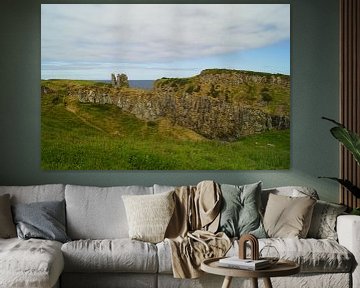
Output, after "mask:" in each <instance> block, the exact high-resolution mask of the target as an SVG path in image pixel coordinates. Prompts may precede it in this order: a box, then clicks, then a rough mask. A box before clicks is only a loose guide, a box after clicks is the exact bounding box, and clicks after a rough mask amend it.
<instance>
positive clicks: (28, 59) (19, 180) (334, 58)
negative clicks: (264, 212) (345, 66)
mask: <svg viewBox="0 0 360 288" xmlns="http://www.w3.org/2000/svg"><path fill="white" fill-rule="evenodd" d="M60 2H61V3H96V2H97V3H99V2H101V3H105V1H99V0H98V1H91V0H87V1H76V0H73V1H45V3H60ZM137 2H138V3H171V2H169V1H167V2H166V1H159V0H158V1H137ZM174 2H175V0H174ZM192 2H193V3H249V2H250V3H251V2H254V3H290V4H291V55H292V57H291V61H292V63H291V64H292V65H291V67H292V68H291V79H292V80H291V81H292V86H291V97H292V98H291V104H292V105H291V121H292V127H291V169H290V170H284V171H42V170H41V169H40V4H41V1H38V0H31V1H29V0H23V1H20V0H5V1H4V0H2V2H1V9H0V29H1V30H0V31H1V34H0V35H1V45H0V52H1V54H0V55H1V56H0V67H1V72H0V73H1V74H0V84H1V86H0V87H1V90H0V185H28V184H40V183H72V184H83V185H98V186H109V185H132V184H142V185H152V184H153V183H159V184H168V185H169V184H171V185H183V184H194V183H197V182H198V181H200V180H203V179H214V180H216V181H218V182H220V183H231V184H245V183H249V182H252V181H258V180H262V181H263V183H264V186H265V187H271V186H279V185H309V186H313V187H315V188H316V189H317V190H318V192H319V193H320V195H321V198H322V199H325V200H330V201H337V200H338V186H337V185H336V184H335V183H332V182H331V181H327V180H321V179H317V176H319V175H332V176H337V175H338V169H339V164H338V146H337V143H336V141H334V140H333V139H332V138H331V136H330V133H329V132H328V130H329V128H330V127H331V125H329V124H328V123H327V122H325V121H323V120H321V116H328V117H332V118H335V119H337V118H338V102H339V100H338V89H339V84H338V78H339V75H338V74H339V69H338V61H339V56H338V54H339V47H338V40H339V37H338V6H339V5H338V0H293V1H280V0H272V1H270V0H268V1H264V0H262V1H260V0H257V1H241V0H238V1H210V0H208V1H176V3H192ZM106 3H126V2H121V1H106Z"/></svg>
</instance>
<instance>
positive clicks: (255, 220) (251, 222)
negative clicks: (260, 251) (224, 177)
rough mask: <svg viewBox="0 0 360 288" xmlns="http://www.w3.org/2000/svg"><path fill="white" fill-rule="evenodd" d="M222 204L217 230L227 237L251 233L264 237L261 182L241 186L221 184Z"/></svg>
mask: <svg viewBox="0 0 360 288" xmlns="http://www.w3.org/2000/svg"><path fill="white" fill-rule="evenodd" d="M220 187H221V193H222V199H223V201H222V204H221V212H220V213H221V214H220V215H221V216H220V225H219V231H222V232H225V234H226V235H227V236H229V237H240V236H241V235H243V234H246V233H251V234H253V235H254V236H256V237H258V238H264V237H266V233H265V230H264V227H263V225H262V221H261V215H260V193H261V182H257V183H254V184H248V185H243V186H236V185H228V184H221V186H220Z"/></svg>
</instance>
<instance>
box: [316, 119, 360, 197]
mask: <svg viewBox="0 0 360 288" xmlns="http://www.w3.org/2000/svg"><path fill="white" fill-rule="evenodd" d="M322 119H325V120H327V121H330V122H332V123H334V124H336V126H335V127H333V128H331V129H330V132H331V134H332V135H333V136H334V137H335V139H337V140H338V141H339V142H340V143H342V144H343V145H344V146H345V148H346V149H348V150H349V151H350V153H351V154H352V155H353V156H354V159H355V161H356V162H357V163H358V165H360V136H359V135H357V134H356V133H355V132H353V131H350V130H349V129H347V128H346V127H345V126H344V125H343V124H341V123H339V122H336V121H335V120H333V119H330V118H326V117H322ZM319 178H327V179H331V180H334V181H337V182H339V183H340V184H341V185H343V186H344V187H345V188H346V189H348V190H349V191H350V192H351V193H352V194H353V195H354V196H355V197H356V198H360V188H359V187H357V186H356V185H354V184H353V183H352V182H351V181H350V180H348V179H340V178H336V177H319Z"/></svg>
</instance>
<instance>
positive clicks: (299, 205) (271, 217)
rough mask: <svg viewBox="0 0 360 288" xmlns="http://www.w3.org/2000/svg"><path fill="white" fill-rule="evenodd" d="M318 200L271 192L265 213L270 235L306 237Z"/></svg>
mask: <svg viewBox="0 0 360 288" xmlns="http://www.w3.org/2000/svg"><path fill="white" fill-rule="evenodd" d="M315 203H316V200H315V199H313V198H311V197H309V196H306V197H289V196H280V195H275V194H269V200H268V203H267V205H266V210H265V215H264V227H265V231H266V233H267V234H268V236H269V237H274V238H276V237H279V238H293V237H299V238H305V237H306V235H307V233H308V231H309V227H310V221H311V216H312V212H313V209H314V205H315Z"/></svg>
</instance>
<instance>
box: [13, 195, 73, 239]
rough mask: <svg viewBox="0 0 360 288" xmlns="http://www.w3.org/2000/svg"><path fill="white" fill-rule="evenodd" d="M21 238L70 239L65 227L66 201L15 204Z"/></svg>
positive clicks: (14, 208)
mask: <svg viewBox="0 0 360 288" xmlns="http://www.w3.org/2000/svg"><path fill="white" fill-rule="evenodd" d="M13 214H14V221H15V223H16V229H17V234H18V236H19V238H22V239H30V238H39V239H47V240H56V241H59V242H66V241H69V240H70V238H69V237H68V236H67V235H66V231H65V230H66V229H65V201H64V200H62V201H45V202H34V203H29V204H22V203H18V204H15V205H14V206H13Z"/></svg>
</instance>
